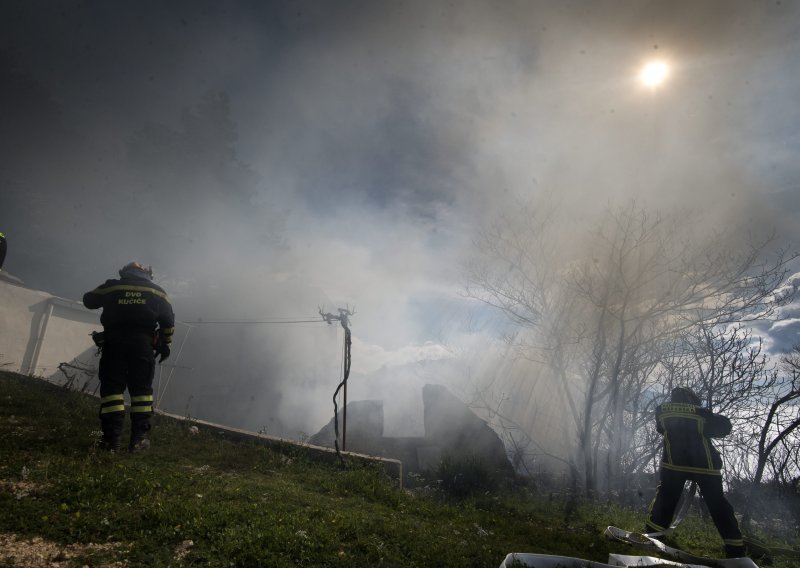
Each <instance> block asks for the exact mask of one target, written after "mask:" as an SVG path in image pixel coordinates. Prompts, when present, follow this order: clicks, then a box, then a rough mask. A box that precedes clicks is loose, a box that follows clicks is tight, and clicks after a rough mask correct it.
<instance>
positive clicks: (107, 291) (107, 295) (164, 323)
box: [83, 276, 175, 344]
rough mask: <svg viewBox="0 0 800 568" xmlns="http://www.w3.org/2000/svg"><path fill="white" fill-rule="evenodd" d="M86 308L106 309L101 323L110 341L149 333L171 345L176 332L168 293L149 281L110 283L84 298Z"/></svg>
mask: <svg viewBox="0 0 800 568" xmlns="http://www.w3.org/2000/svg"><path fill="white" fill-rule="evenodd" d="M83 305H84V306H86V307H87V308H89V309H91V310H95V309H97V308H103V313H102V315H101V316H100V323H102V324H103V329H104V331H105V332H106V334H107V336H108V339H112V338H113V337H114V336H115V335H116V336H119V335H123V334H130V333H147V334H150V335H151V336H154V334H155V331H156V325H158V333H159V335H160V336H161V337H160V340H161V341H163V342H164V343H167V344H169V343H170V342H171V341H172V334H173V333H174V331H175V314H174V313H173V311H172V304H170V301H169V297H168V296H167V293H166V292H164V290H163V289H162V288H161V287H160V286H159V285H158V284H154V283H153V282H151V281H150V280H148V279H147V278H136V277H131V276H123V277H122V278H120V279H119V280H106V281H105V283H104V284H101V285H100V286H98V287H97V288H95V289H94V290H92V291H91V292H86V294H84V295H83Z"/></svg>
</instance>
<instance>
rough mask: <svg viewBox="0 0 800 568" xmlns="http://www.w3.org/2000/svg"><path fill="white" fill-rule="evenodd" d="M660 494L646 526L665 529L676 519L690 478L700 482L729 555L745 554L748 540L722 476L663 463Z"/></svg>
mask: <svg viewBox="0 0 800 568" xmlns="http://www.w3.org/2000/svg"><path fill="white" fill-rule="evenodd" d="M659 476H660V479H659V483H658V489H656V496H655V498H654V499H653V503H652V504H651V505H650V514H649V516H648V519H647V524H646V528H647V531H648V532H655V531H663V530H665V529H666V528H667V527H669V525H670V524H671V523H672V517H673V516H674V515H675V508H676V507H677V506H678V501H679V500H680V498H681V493H683V487H684V485H685V484H686V482H687V481H695V482H697V486H698V487H699V488H700V495H701V496H702V497H703V501H704V502H705V504H706V506H707V507H708V512H709V513H710V515H711V519H712V520H713V521H714V526H716V527H717V531H718V532H719V534H720V536H721V537H722V540H723V541H724V542H725V552H726V554H727V555H728V556H742V555H743V553H744V542H743V541H742V533H741V531H740V530H739V523H738V521H737V520H736V517H735V516H734V514H733V507H732V506H731V504H730V503H729V502H728V500H727V499H726V498H725V494H724V492H723V490H722V476H721V475H714V474H708V473H686V472H682V471H674V470H671V469H667V468H664V467H662V468H661V472H660V474H659Z"/></svg>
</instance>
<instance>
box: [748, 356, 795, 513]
mask: <svg viewBox="0 0 800 568" xmlns="http://www.w3.org/2000/svg"><path fill="white" fill-rule="evenodd" d="M783 371H784V373H783V374H782V375H781V377H780V379H777V380H776V381H775V384H774V385H773V393H774V398H773V400H772V401H771V402H769V404H761V405H759V406H760V408H761V409H766V416H765V417H764V418H763V421H762V420H759V421H755V422H753V424H754V425H757V426H756V427H754V428H751V429H750V433H751V436H750V438H751V439H757V440H758V443H757V446H756V448H755V457H756V470H755V473H754V475H753V477H752V481H751V483H750V491H749V494H748V499H747V507H746V509H745V512H744V518H743V522H744V523H745V524H747V523H749V521H750V519H751V517H752V513H753V506H754V503H755V502H756V501H757V497H758V495H759V492H760V489H761V483H762V481H763V479H764V475H765V472H766V470H767V469H768V468H770V467H771V469H772V471H771V477H772V479H774V480H776V481H779V482H782V483H784V484H786V483H787V482H789V483H791V482H793V481H794V480H796V479H800V468H798V463H800V436H799V435H798V434H800V405H798V404H797V401H798V400H800V345H796V346H795V347H794V349H793V350H792V353H791V354H790V355H788V356H786V357H785V358H784V359H783Z"/></svg>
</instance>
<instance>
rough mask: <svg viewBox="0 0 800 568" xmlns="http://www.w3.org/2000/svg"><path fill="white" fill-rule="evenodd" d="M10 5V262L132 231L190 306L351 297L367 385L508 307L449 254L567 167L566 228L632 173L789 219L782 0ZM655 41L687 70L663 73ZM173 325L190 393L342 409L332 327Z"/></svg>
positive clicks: (749, 218)
mask: <svg viewBox="0 0 800 568" xmlns="http://www.w3.org/2000/svg"><path fill="white" fill-rule="evenodd" d="M1 10H2V14H0V32H2V37H3V38H5V43H4V44H3V46H1V47H0V77H1V78H2V84H3V89H2V90H0V104H1V105H2V111H3V112H2V113H0V116H2V118H1V119H0V120H2V123H0V160H2V168H0V185H1V186H2V197H0V230H3V231H4V232H5V233H6V234H7V236H8V241H9V254H8V259H7V261H6V266H5V268H6V269H7V270H8V271H10V272H11V273H13V274H16V275H18V276H20V277H21V278H22V279H23V280H24V281H26V283H28V284H29V285H31V286H33V287H36V288H40V289H44V290H47V291H50V292H53V293H56V294H59V295H62V296H66V297H69V298H79V297H80V295H81V294H82V293H83V292H84V291H86V290H87V289H89V288H91V287H93V286H95V285H96V284H98V283H99V282H101V281H102V280H104V279H105V278H109V277H113V276H114V275H115V273H116V270H117V269H118V268H119V267H120V266H121V265H122V264H123V263H125V262H127V261H130V260H133V259H137V260H140V261H142V262H145V263H148V264H152V265H153V267H154V270H155V271H156V274H157V277H158V279H159V281H160V282H161V283H162V284H163V285H164V286H165V287H166V288H167V290H168V291H169V292H170V293H171V295H172V296H173V298H174V300H175V305H176V308H177V311H178V318H179V319H180V320H182V321H184V322H186V323H187V324H190V325H191V324H192V323H193V322H195V323H196V322H197V320H198V318H203V319H205V320H232V321H233V320H236V321H241V320H259V319H263V320H269V319H272V318H287V319H288V318H294V317H296V316H301V317H307V316H315V315H318V314H317V310H318V308H319V307H321V306H322V305H323V304H324V306H325V308H326V309H327V310H329V311H335V309H336V308H338V307H344V306H346V305H349V306H351V307H355V309H356V315H355V316H354V317H353V332H354V335H355V336H356V337H357V343H356V347H357V350H356V351H355V352H354V372H357V373H360V376H363V377H365V378H364V381H365V383H364V385H363V386H362V387H360V388H356V390H355V391H354V396H356V395H357V396H359V397H361V398H373V397H378V396H383V394H384V393H385V392H387V390H388V389H389V387H387V388H386V389H383V390H381V391H380V392H377V390H376V392H371V391H370V389H369V387H368V386H367V385H368V384H369V383H368V378H367V377H368V376H369V374H370V373H371V372H373V371H374V370H375V369H379V368H381V366H382V365H388V366H392V365H394V364H396V363H397V362H399V361H402V362H403V363H408V362H411V361H414V360H415V358H416V360H427V359H438V360H445V359H446V358H447V357H445V356H444V355H443V353H444V352H445V351H446V352H449V353H463V352H465V351H469V350H470V349H472V348H474V347H476V346H481V345H487V344H488V343H489V342H490V341H493V340H494V339H496V338H497V337H498V336H499V335H500V334H501V333H502V331H503V330H502V329H500V328H499V327H498V325H495V323H496V320H493V319H492V318H489V321H492V322H493V323H491V324H486V323H485V322H484V321H483V320H484V318H485V317H486V315H485V312H483V311H482V310H481V309H477V308H475V307H473V306H471V305H470V304H469V303H467V302H465V301H463V300H462V299H461V298H460V297H459V290H460V288H461V284H462V283H461V281H460V273H459V268H458V267H459V265H460V264H461V263H462V262H463V261H464V259H465V258H467V257H468V256H469V255H470V253H471V248H472V243H473V239H474V238H475V232H476V230H477V229H478V228H479V227H481V226H482V225H483V224H484V223H485V222H487V221H488V220H490V219H493V218H495V216H496V215H497V214H498V213H500V212H502V211H504V210H506V209H507V208H509V207H511V206H513V203H514V202H515V200H516V199H520V198H522V199H525V198H528V197H532V196H535V195H537V194H539V193H541V192H548V193H553V194H557V195H559V196H560V199H561V200H562V202H563V203H564V207H563V210H564V219H563V223H564V224H574V226H575V227H576V230H577V229H579V228H583V227H586V226H588V225H590V224H591V223H592V222H593V221H594V220H595V218H596V213H597V212H598V211H601V210H603V209H604V208H605V207H606V206H608V205H613V204H618V203H621V202H625V201H627V200H630V199H636V200H637V201H638V202H639V203H640V204H641V205H643V206H645V207H647V208H650V209H653V210H656V209H672V208H675V207H679V208H687V209H693V210H696V211H702V212H703V213H704V218H705V219H706V220H707V221H708V222H709V223H710V224H718V225H734V226H736V227H740V228H741V230H742V231H743V232H746V231H748V230H751V229H753V228H763V227H764V226H765V225H770V226H774V227H776V230H777V232H778V241H779V242H781V243H790V242H791V241H792V240H793V239H795V238H796V237H797V228H796V223H794V222H793V218H794V215H795V212H796V210H797V207H798V205H799V204H798V201H797V195H798V192H797V191H796V190H797V188H796V183H797V182H796V180H797V179H798V176H797V174H798V173H800V172H798V167H800V166H798V165H797V161H796V160H795V158H794V152H793V151H792V148H794V147H795V146H796V144H792V143H793V142H796V136H797V135H796V132H798V128H797V123H798V118H800V116H799V115H798V113H799V112H800V111H798V109H797V105H796V104H795V103H794V102H795V101H796V100H797V99H798V94H800V93H798V90H799V87H800V80H799V79H798V78H797V77H799V76H800V74H799V73H796V72H793V69H794V68H795V67H796V66H797V63H796V62H797V61H800V57H798V45H797V43H796V40H793V39H792V38H793V37H794V36H793V35H792V34H795V33H796V30H795V29H793V28H792V24H791V23H792V22H794V21H797V15H798V14H797V10H798V7H797V6H794V5H792V4H790V3H781V4H765V3H749V2H735V3H731V2H722V1H720V2H703V3H700V4H697V5H691V6H688V5H687V6H685V7H681V8H676V7H674V6H667V5H666V4H664V3H655V2H652V3H646V2H638V1H631V2H624V3H620V2H558V3H553V2H492V1H471V2H458V3H453V4H449V3H445V2H416V1H415V2H405V3H391V4H386V3H375V2H344V3H342V2H338V3H330V4H319V3H316V2H293V3H290V4H284V3H278V2H274V3H272V2H271V3H264V2H244V1H242V2H234V3H225V4H219V3H215V2H172V3H169V4H163V3H141V2H128V3H115V4H114V6H113V7H112V6H110V5H108V6H103V5H92V4H84V5H79V4H74V5H73V4H52V5H48V6H41V5H37V6H33V5H31V4H27V3H6V4H4V5H3V7H2V9H1ZM652 57H663V58H664V59H666V60H668V61H670V62H671V63H672V66H673V74H672V79H671V82H669V83H668V84H667V85H665V86H664V87H663V88H660V89H658V90H655V91H648V90H646V89H643V88H642V87H640V86H639V85H638V84H637V82H636V73H637V71H638V69H639V67H640V66H641V64H642V63H644V62H645V61H646V60H648V59H650V58H652ZM476 322H482V323H478V324H476ZM306 325H307V326H308V328H306V327H303V326H306ZM181 329H182V330H183V331H181V333H184V334H185V332H186V330H189V329H191V331H190V332H189V336H188V340H187V343H186V347H185V352H184V354H183V355H182V357H181V359H180V361H179V364H180V365H184V366H187V367H191V368H192V370H191V372H189V371H188V370H186V369H184V370H180V369H176V370H175V372H174V378H173V381H174V382H173V385H172V386H171V387H170V388H171V389H174V390H172V391H170V392H174V395H173V396H174V397H175V398H174V400H173V401H172V404H173V405H174V406H175V407H177V408H175V410H178V411H182V410H183V407H184V405H185V402H184V399H187V400H188V397H189V396H193V397H194V398H192V403H191V404H195V405H200V404H201V401H209V400H214V397H217V400H222V398H219V397H222V396H223V395H224V396H225V397H227V398H224V400H234V399H236V400H239V401H240V403H239V404H238V405H237V406H236V407H227V406H222V407H220V406H219V405H217V406H215V407H214V413H216V414H215V418H216V419H219V420H222V421H224V420H229V419H231V418H233V417H234V416H236V417H241V416H248V417H249V418H247V419H245V421H246V422H247V425H248V426H249V427H253V426H254V425H258V424H256V423H258V422H267V421H271V422H270V424H280V425H279V426H275V427H274V429H275V431H280V432H281V433H283V434H293V433H294V432H295V431H297V430H301V429H306V428H307V429H313V428H314V427H315V425H316V424H322V423H324V422H325V421H326V420H327V418H328V417H329V416H330V401H329V394H328V391H330V392H332V390H333V387H335V383H336V379H337V373H339V372H340V369H339V362H340V361H339V358H340V349H341V331H340V330H339V332H338V333H339V335H337V334H336V333H331V332H333V329H331V328H329V327H326V325H325V324H320V326H314V325H313V324H297V326H296V327H292V325H288V324H286V325H277V324H275V325H272V326H269V325H266V324H265V325H263V326H261V327H258V326H250V327H247V326H239V327H237V326H235V325H228V326H224V325H216V324H200V325H196V326H195V327H192V328H190V327H188V325H187V326H183V327H182V328H181ZM288 329H291V330H292V331H283V330H288ZM429 342H434V344H435V345H437V346H436V347H431V344H430V343H429ZM442 350H444V351H442ZM298 361H301V362H303V364H298V363H297V362H298ZM306 363H307V364H308V365H309V369H313V370H307V371H302V372H301V371H300V369H306V367H305V366H304V364H306ZM360 365H363V367H359V366H360ZM232 368H235V369H238V370H237V371H236V372H231V371H230V369H232ZM387 368H388V367H387ZM303 373H306V375H308V374H312V375H313V374H315V373H316V375H317V376H318V378H316V379H314V381H313V387H312V386H310V385H309V384H308V383H306V382H305V381H308V380H311V379H309V378H308V376H306V375H303ZM222 374H225V375H226V376H225V377H224V378H223V377H222V376H221V375H222ZM454 374H458V373H454ZM301 375H302V376H301ZM322 375H324V376H322ZM425 378H426V380H427V378H429V377H425ZM430 378H431V379H435V378H436V377H430ZM457 380H458V378H457V377H454V378H453V381H454V382H455V381H457ZM181 381H183V383H182V382H181ZM390 382H391V381H388V382H387V381H380V380H378V379H376V380H375V384H376V385H377V384H378V383H381V384H384V383H385V384H387V385H388V384H389V383H390ZM395 382H402V379H399V378H398V379H397V380H396V381H395ZM412 382H415V381H411V380H409V384H410V383H412ZM181 384H183V386H182V387H180V388H179V387H178V386H176V385H181ZM222 385H224V387H223V386H222ZM295 387H299V390H295ZM402 388H404V389H407V388H410V387H409V386H408V385H406V386H404V387H402ZM309 389H310V390H309ZM222 391H224V392H222ZM308 392H313V393H314V394H313V397H311V396H309V395H307V393H308ZM304 393H306V394H304ZM322 393H325V395H324V396H323V394H322ZM304 399H305V400H306V402H307V403H308V405H309V406H308V407H307V408H302V407H301V404H300V403H301V402H302V401H303V400H304ZM312 399H313V400H312ZM320 400H321V402H319V401H320ZM202 404H207V405H208V406H207V408H211V407H212V406H214V403H213V402H203V403H202ZM194 411H197V410H192V409H191V408H189V412H194ZM306 415H308V416H312V415H313V417H312V418H308V419H306V418H305V416H306ZM300 416H303V418H298V417H300ZM270 424H264V426H266V427H267V429H269V428H270Z"/></svg>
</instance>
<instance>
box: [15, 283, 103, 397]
mask: <svg viewBox="0 0 800 568" xmlns="http://www.w3.org/2000/svg"><path fill="white" fill-rule="evenodd" d="M0 322H1V324H0V365H2V366H3V368H4V369H6V370H9V371H14V372H17V373H22V374H26V375H36V376H41V377H45V378H48V379H51V380H55V381H57V382H61V381H59V380H58V379H59V377H60V378H61V379H62V380H63V379H65V378H66V377H65V376H64V375H63V374H62V373H61V372H60V371H59V369H58V366H59V364H60V363H68V364H71V365H76V366H82V367H84V366H85V367H88V368H94V369H96V368H97V364H98V361H99V359H98V358H96V357H94V353H95V347H94V343H92V339H91V337H90V335H89V334H90V333H91V332H92V331H96V330H97V331H99V330H101V329H102V327H101V326H100V312H99V311H98V312H93V311H90V310H87V309H86V308H85V307H84V306H83V304H82V303H80V302H76V301H73V300H67V299H64V298H59V297H57V296H53V295H51V294H48V293H46V292H42V291H39V290H32V289H30V288H27V287H25V286H24V285H22V283H20V282H19V281H17V280H16V279H14V278H13V277H10V276H8V275H7V273H2V274H0Z"/></svg>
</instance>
